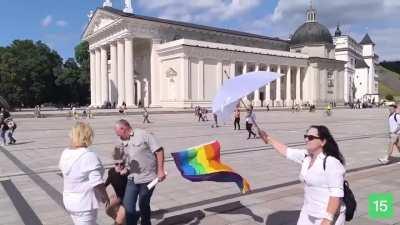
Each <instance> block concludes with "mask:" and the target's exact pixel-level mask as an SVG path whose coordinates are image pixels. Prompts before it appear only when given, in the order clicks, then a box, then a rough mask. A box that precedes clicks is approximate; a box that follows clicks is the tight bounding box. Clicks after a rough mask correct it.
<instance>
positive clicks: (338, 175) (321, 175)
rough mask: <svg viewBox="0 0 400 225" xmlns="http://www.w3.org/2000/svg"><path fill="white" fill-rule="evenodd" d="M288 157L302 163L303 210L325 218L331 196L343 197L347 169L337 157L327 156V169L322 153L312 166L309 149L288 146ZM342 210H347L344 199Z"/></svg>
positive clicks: (300, 176)
mask: <svg viewBox="0 0 400 225" xmlns="http://www.w3.org/2000/svg"><path fill="white" fill-rule="evenodd" d="M286 157H287V158H288V159H290V160H292V161H295V162H297V163H299V164H301V172H300V175H299V179H300V181H301V182H303V183H304V204H303V208H302V210H304V211H305V212H306V213H307V214H308V215H311V216H314V217H317V218H324V216H325V213H326V210H327V207H328V202H329V197H339V198H342V197H343V195H344V193H343V182H344V176H345V169H344V167H343V165H342V163H340V161H339V160H337V159H336V158H335V157H327V158H326V165H325V170H324V167H323V162H324V159H325V157H326V156H325V154H324V153H322V152H321V153H320V154H319V155H318V156H317V158H316V159H315V161H314V163H313V165H312V166H311V168H308V167H309V166H310V162H311V157H310V156H308V152H307V150H304V149H292V148H287V150H286ZM340 212H341V213H343V212H345V206H344V203H343V201H342V203H341V208H340Z"/></svg>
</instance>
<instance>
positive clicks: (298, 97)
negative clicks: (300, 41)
mask: <svg viewBox="0 0 400 225" xmlns="http://www.w3.org/2000/svg"><path fill="white" fill-rule="evenodd" d="M300 71H301V68H300V67H297V71H296V103H297V104H300V101H301V100H300V93H301V92H300V80H301V77H300V76H301V73H300Z"/></svg>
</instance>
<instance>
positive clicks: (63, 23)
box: [56, 20, 68, 27]
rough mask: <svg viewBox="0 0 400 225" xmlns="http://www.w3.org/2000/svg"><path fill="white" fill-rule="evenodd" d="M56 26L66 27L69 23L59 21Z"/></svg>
mask: <svg viewBox="0 0 400 225" xmlns="http://www.w3.org/2000/svg"><path fill="white" fill-rule="evenodd" d="M56 25H57V26H59V27H65V26H67V25H68V22H67V21H65V20H57V22H56Z"/></svg>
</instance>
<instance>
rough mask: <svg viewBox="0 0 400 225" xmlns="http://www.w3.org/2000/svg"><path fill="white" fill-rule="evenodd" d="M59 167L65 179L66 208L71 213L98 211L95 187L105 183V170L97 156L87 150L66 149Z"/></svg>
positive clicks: (64, 195)
mask: <svg viewBox="0 0 400 225" xmlns="http://www.w3.org/2000/svg"><path fill="white" fill-rule="evenodd" d="M59 167H60V169H61V172H62V174H63V178H64V191H63V201H64V206H65V208H66V209H67V210H68V211H71V212H82V211H89V210H93V209H97V208H98V207H99V200H98V199H97V198H96V195H95V191H94V187H96V186H97V185H99V184H102V183H104V181H103V174H104V168H103V165H102V164H101V161H100V159H99V158H98V157H97V155H96V154H95V153H94V152H92V151H91V150H89V149H87V148H79V149H68V148H67V149H65V150H64V151H63V153H62V155H61V158H60V162H59Z"/></svg>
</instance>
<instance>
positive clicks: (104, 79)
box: [100, 46, 109, 105]
mask: <svg viewBox="0 0 400 225" xmlns="http://www.w3.org/2000/svg"><path fill="white" fill-rule="evenodd" d="M100 55H101V56H100V57H101V102H100V105H104V104H105V103H106V102H108V101H109V95H108V71H107V64H108V63H107V49H106V46H102V47H101V50H100Z"/></svg>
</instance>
